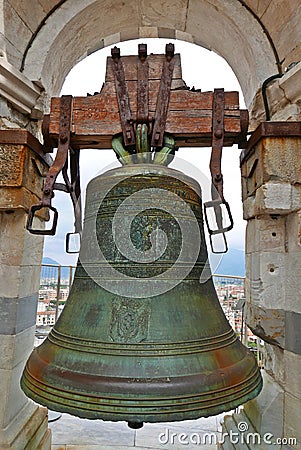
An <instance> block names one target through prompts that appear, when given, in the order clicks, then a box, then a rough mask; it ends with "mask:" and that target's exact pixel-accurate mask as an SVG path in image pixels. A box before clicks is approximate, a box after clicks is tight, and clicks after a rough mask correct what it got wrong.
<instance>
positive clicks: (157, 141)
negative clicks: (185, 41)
mask: <svg viewBox="0 0 301 450" xmlns="http://www.w3.org/2000/svg"><path fill="white" fill-rule="evenodd" d="M174 54H175V46H174V44H166V48H165V61H164V62H163V67H162V75H161V80H160V86H159V92H158V97H157V104H156V113H155V121H154V126H153V131H152V140H151V145H152V146H153V147H162V146H163V140H164V132H165V125H166V119H167V113H168V105H169V98H170V89H171V82H172V75H173V70H174V65H175V60H174Z"/></svg>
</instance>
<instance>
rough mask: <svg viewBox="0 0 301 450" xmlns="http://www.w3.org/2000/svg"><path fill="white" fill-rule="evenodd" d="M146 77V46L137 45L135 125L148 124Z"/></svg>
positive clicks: (147, 72)
mask: <svg viewBox="0 0 301 450" xmlns="http://www.w3.org/2000/svg"><path fill="white" fill-rule="evenodd" d="M148 77H149V66H148V61H147V45H146V44H139V45H138V64H137V79H138V81H137V124H143V123H145V124H147V125H148V124H149V117H148V100H149V91H148Z"/></svg>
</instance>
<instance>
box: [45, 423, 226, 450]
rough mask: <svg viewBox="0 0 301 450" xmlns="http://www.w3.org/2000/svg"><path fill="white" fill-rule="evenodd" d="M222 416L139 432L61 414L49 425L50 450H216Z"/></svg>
mask: <svg viewBox="0 0 301 450" xmlns="http://www.w3.org/2000/svg"><path fill="white" fill-rule="evenodd" d="M222 418H223V414H220V415H219V416H215V417H209V418H207V419H205V418H202V419H198V420H189V421H188V420H187V421H183V422H170V423H156V424H145V425H144V426H143V428H140V429H139V430H132V429H130V428H129V427H128V426H127V424H126V422H117V423H114V422H103V421H101V420H86V419H79V418H77V417H73V416H70V415H68V414H63V415H62V416H61V418H60V419H58V420H56V421H54V422H50V423H49V427H50V428H51V430H52V447H51V450H130V449H135V450H155V449H166V450H183V449H184V450H185V449H196V448H201V449H202V450H216V449H217V444H216V443H217V442H218V440H219V438H220V436H221V425H220V421H221V419H222Z"/></svg>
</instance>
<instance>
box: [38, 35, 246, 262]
mask: <svg viewBox="0 0 301 450" xmlns="http://www.w3.org/2000/svg"><path fill="white" fill-rule="evenodd" d="M141 42H144V43H147V45H148V53H164V51H165V45H166V43H168V42H174V44H175V51H176V53H180V55H181V61H182V74H183V80H184V81H185V82H186V84H187V86H189V87H192V86H194V87H195V88H198V89H202V91H212V90H213V89H214V88H224V89H225V90H226V91H227V90H228V91H233V90H235V91H239V92H240V107H241V108H244V107H245V105H244V101H243V96H242V94H241V91H240V86H239V84H238V81H237V79H236V77H235V75H234V73H233V71H232V69H231V68H230V66H229V65H228V64H227V63H226V61H225V60H224V59H223V58H221V57H220V56H218V55H217V54H215V53H213V52H211V51H208V50H206V49H204V48H201V47H199V46H196V45H194V44H190V43H187V42H182V41H172V40H165V39H142V40H141V39H140V40H133V41H128V42H123V43H119V44H117V46H118V47H120V49H121V55H122V56H123V55H130V54H133V55H136V54H137V52H138V43H141ZM110 55H111V47H108V48H105V49H103V50H100V51H98V52H95V53H94V54H92V55H90V56H88V57H87V58H85V59H84V60H83V61H81V62H80V63H78V64H77V65H76V66H75V67H74V68H73V69H72V70H71V72H70V73H69V75H68V76H67V78H66V80H65V83H64V86H63V88H62V92H61V94H62V95H63V94H71V95H73V96H82V95H84V96H85V95H87V93H91V94H93V93H94V92H99V91H100V89H101V86H102V84H103V82H104V77H105V68H106V58H107V56H110ZM239 154H240V150H239V149H238V148H237V146H234V147H232V148H231V147H225V149H224V150H223V161H222V171H223V175H224V195H225V198H226V200H227V201H228V202H229V203H230V206H231V211H232V214H233V218H234V229H233V230H232V231H230V232H228V233H227V239H228V243H229V247H230V248H235V249H243V248H244V234H245V221H243V219H242V204H241V187H240V170H239ZM177 156H178V157H179V158H181V159H183V160H185V161H187V162H189V163H191V164H192V165H193V166H195V167H196V168H197V169H198V171H201V172H202V173H203V174H204V176H205V178H207V180H208V183H207V184H208V186H209V179H210V172H209V160H210V149H207V148H194V149H190V148H183V149H180V150H179V151H178V152H177ZM115 161H116V157H115V155H114V152H113V150H89V149H87V150H82V151H81V155H80V170H81V185H82V191H83V195H85V188H86V185H87V182H88V181H90V180H91V179H92V178H94V177H95V176H96V175H97V174H99V173H100V172H103V171H104V169H105V167H106V166H108V165H109V164H111V163H113V162H115ZM185 172H187V174H188V175H192V176H193V173H192V172H193V170H192V171H191V170H190V168H189V167H187V168H186V169H185ZM202 180H203V181H202V183H203V184H206V182H204V178H203V177H202ZM208 186H207V187H206V186H202V188H203V195H204V197H205V198H203V200H204V201H206V200H210V199H209V198H206V196H208ZM53 205H54V206H56V207H57V209H58V211H59V221H58V229H57V234H56V236H53V237H52V236H51V237H48V236H47V237H46V238H45V247H44V256H48V257H51V258H53V259H54V260H56V261H57V262H59V263H60V264H62V265H75V264H76V260H77V255H68V254H67V253H65V242H64V241H65V234H66V233H67V232H69V231H73V223H74V219H73V211H72V205H71V200H70V198H69V196H68V195H67V194H64V193H62V192H56V193H55V198H54V200H53Z"/></svg>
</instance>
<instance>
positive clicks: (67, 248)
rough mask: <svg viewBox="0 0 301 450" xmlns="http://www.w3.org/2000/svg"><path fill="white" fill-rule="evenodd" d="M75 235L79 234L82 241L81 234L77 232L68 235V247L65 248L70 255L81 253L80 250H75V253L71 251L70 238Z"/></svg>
mask: <svg viewBox="0 0 301 450" xmlns="http://www.w3.org/2000/svg"><path fill="white" fill-rule="evenodd" d="M74 234H78V235H79V239H80V240H81V234H80V233H78V232H76V231H75V232H73V233H67V234H66V247H65V250H66V253H69V254H74V253H79V249H78V250H75V251H71V250H70V236H72V235H74Z"/></svg>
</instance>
